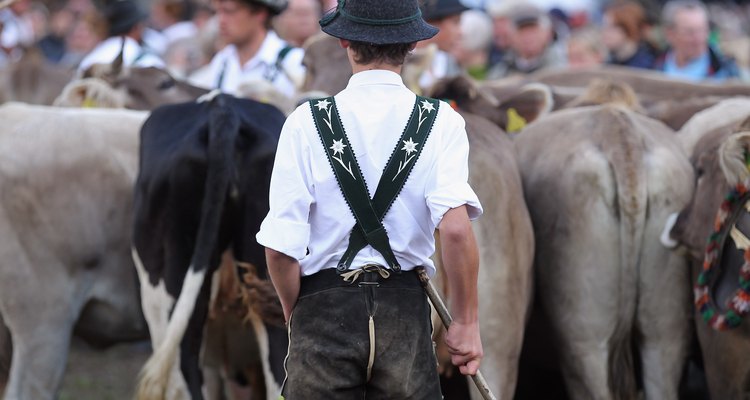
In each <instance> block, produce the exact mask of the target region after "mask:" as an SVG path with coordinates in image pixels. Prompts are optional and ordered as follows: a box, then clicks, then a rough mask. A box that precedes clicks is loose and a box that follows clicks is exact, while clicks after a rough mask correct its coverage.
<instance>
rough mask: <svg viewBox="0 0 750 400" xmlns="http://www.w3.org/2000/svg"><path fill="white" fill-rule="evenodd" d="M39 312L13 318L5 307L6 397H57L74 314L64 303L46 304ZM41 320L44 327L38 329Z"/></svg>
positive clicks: (17, 399)
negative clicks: (8, 341) (8, 338)
mask: <svg viewBox="0 0 750 400" xmlns="http://www.w3.org/2000/svg"><path fill="white" fill-rule="evenodd" d="M60 303H65V301H60ZM39 311H41V312H39V313H35V314H34V317H33V318H29V316H28V315H27V314H24V315H22V316H20V317H18V318H16V317H15V316H14V314H13V313H10V312H7V310H4V317H5V318H6V319H5V322H6V323H7V324H8V327H9V328H10V332H11V335H12V338H13V356H12V358H11V364H10V365H11V368H10V376H9V380H8V383H7V387H6V388H5V390H6V392H5V397H4V399H5V400H25V399H34V400H53V399H55V398H56V396H57V391H58V390H59V388H60V384H61V382H62V378H63V375H64V373H65V365H66V362H67V358H68V348H69V346H70V337H71V333H72V329H73V321H75V319H76V316H75V313H74V312H73V310H70V309H68V307H64V306H63V307H55V306H54V305H49V308H46V309H43V310H39ZM40 321H44V329H39V322H40Z"/></svg>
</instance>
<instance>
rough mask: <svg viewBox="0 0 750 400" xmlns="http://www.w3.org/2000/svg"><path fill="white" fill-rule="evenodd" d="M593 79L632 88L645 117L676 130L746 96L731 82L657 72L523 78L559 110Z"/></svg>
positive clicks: (594, 71)
mask: <svg viewBox="0 0 750 400" xmlns="http://www.w3.org/2000/svg"><path fill="white" fill-rule="evenodd" d="M595 79H602V80H608V81H612V82H617V83H623V84H627V85H629V86H630V87H632V88H633V90H634V91H635V93H636V94H637V95H638V98H639V100H640V102H641V104H642V105H643V108H644V110H645V113H646V115H649V116H650V117H652V118H655V119H658V120H660V121H662V122H664V123H665V124H667V125H668V126H669V127H671V128H672V129H675V130H677V129H680V127H682V125H683V124H685V122H687V120H689V119H690V117H691V116H692V115H693V114H695V113H696V112H698V111H701V110H703V109H705V108H708V107H711V106H713V105H714V104H716V103H718V102H719V101H721V100H723V99H726V98H729V97H734V96H750V85H748V84H745V83H742V82H738V81H732V82H725V83H710V82H706V83H695V82H688V81H683V80H677V79H674V78H670V77H668V76H667V75H665V74H663V73H661V72H658V71H649V70H640V69H635V68H629V67H620V66H603V67H595V68H588V69H580V70H568V69H549V70H543V71H539V72H537V73H535V74H532V75H529V76H527V77H526V78H525V80H524V81H525V82H540V83H544V84H546V85H548V86H550V88H551V89H552V92H553V94H554V96H555V105H556V107H557V108H558V109H559V108H563V107H565V106H566V105H567V104H568V103H569V102H570V101H572V100H573V99H574V98H576V97H578V96H580V95H581V93H583V91H584V90H585V88H586V87H587V86H588V85H589V84H590V83H591V82H592V81H593V80H595Z"/></svg>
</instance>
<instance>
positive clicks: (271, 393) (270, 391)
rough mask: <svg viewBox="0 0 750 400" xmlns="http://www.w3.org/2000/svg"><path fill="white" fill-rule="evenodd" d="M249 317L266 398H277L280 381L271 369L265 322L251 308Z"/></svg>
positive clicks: (268, 339) (272, 399)
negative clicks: (260, 364) (261, 367)
mask: <svg viewBox="0 0 750 400" xmlns="http://www.w3.org/2000/svg"><path fill="white" fill-rule="evenodd" d="M249 317H250V318H249V319H250V323H251V324H252V326H253V330H254V331H255V338H256V339H257V341H258V350H259V355H260V360H261V363H262V366H263V376H264V377H265V383H266V399H267V400H275V399H277V398H278V396H279V393H281V381H279V380H277V379H276V378H275V376H274V373H273V371H272V370H271V369H272V366H271V358H270V357H271V349H270V340H271V338H269V330H268V329H267V327H266V324H265V323H263V320H262V319H261V318H260V316H259V315H258V314H256V313H255V312H253V311H252V310H251V311H250V313H249ZM282 380H283V378H282Z"/></svg>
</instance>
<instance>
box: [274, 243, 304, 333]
mask: <svg viewBox="0 0 750 400" xmlns="http://www.w3.org/2000/svg"><path fill="white" fill-rule="evenodd" d="M266 263H267V264H268V274H269V275H270V276H271V281H272V282H273V286H274V288H275V289H276V293H277V294H278V295H279V300H281V307H282V308H283V310H284V319H285V320H287V321H289V317H290V316H291V313H292V309H294V305H295V304H296V303H297V297H299V286H300V266H299V261H297V260H296V259H294V258H292V257H289V256H287V255H285V254H284V253H280V252H278V251H276V250H273V249H269V248H266Z"/></svg>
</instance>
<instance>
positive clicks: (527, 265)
mask: <svg viewBox="0 0 750 400" xmlns="http://www.w3.org/2000/svg"><path fill="white" fill-rule="evenodd" d="M433 90H435V91H434V92H433V93H432V94H431V95H432V96H434V97H439V98H450V99H452V100H453V101H455V103H456V104H457V106H458V108H459V112H460V113H461V115H462V116H463V117H464V120H465V121H466V133H467V135H468V138H469V144H470V146H471V150H470V153H469V170H470V173H469V182H470V184H471V186H472V187H473V188H474V190H475V191H476V193H477V196H478V197H479V199H480V201H481V202H482V205H483V207H484V216H483V217H482V218H480V219H479V220H478V221H477V222H475V224H474V233H475V235H476V237H477V243H478V245H479V251H480V268H479V299H480V300H479V321H480V328H481V334H482V342H483V345H484V359H483V360H482V371H483V374H484V375H485V377H486V379H487V382H488V383H489V385H490V388H491V389H492V390H493V392H494V393H495V394H496V395H497V396H498V398H500V399H511V398H512V397H513V393H514V392H515V387H516V379H517V374H518V361H519V357H520V353H521V344H522V342H523V335H524V328H525V325H526V320H527V319H528V315H529V310H530V306H531V287H532V268H531V267H532V261H533V260H532V259H533V253H534V238H533V230H532V226H531V220H530V218H529V215H528V210H527V209H526V203H525V202H524V199H523V191H522V187H521V180H520V175H519V171H518V166H517V164H516V156H515V154H514V150H513V144H512V142H511V140H509V138H508V136H507V135H506V134H505V132H504V131H503V130H502V129H501V128H500V127H499V126H498V125H497V121H495V122H493V121H490V120H488V119H486V118H484V117H482V116H480V115H477V114H473V113H471V112H470V111H469V110H471V109H473V107H472V106H473V105H476V104H484V103H485V102H489V103H493V104H494V103H496V102H497V100H495V99H493V98H492V97H489V96H486V95H482V94H481V93H480V92H479V91H478V90H477V88H476V87H474V86H473V84H472V83H471V81H469V80H466V79H464V78H453V79H447V80H444V81H442V82H440V83H439V84H437V85H435V86H434V87H433ZM520 97H521V98H523V96H520ZM532 97H533V96H532ZM517 99H518V97H513V96H510V98H509V99H508V100H506V101H505V102H503V103H499V104H497V105H496V107H498V108H504V109H510V108H514V107H515V108H517V109H519V110H522V111H521V112H522V113H523V114H522V115H519V118H521V119H524V120H528V121H531V120H533V119H534V118H537V117H540V116H541V115H543V114H544V113H545V112H546V110H548V109H549V107H550V105H549V104H547V103H544V102H537V103H533V102H532V103H533V104H535V105H536V106H537V107H538V108H537V109H534V108H533V107H532V105H531V104H526V106H525V107H521V106H519V104H521V103H522V102H518V103H514V100H517ZM515 108H514V109H515ZM438 265H439V263H438ZM448 296H450V293H448ZM442 364H443V365H449V362H448V361H447V360H444V361H442ZM472 398H474V399H479V398H480V397H479V394H478V392H476V391H472Z"/></svg>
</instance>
